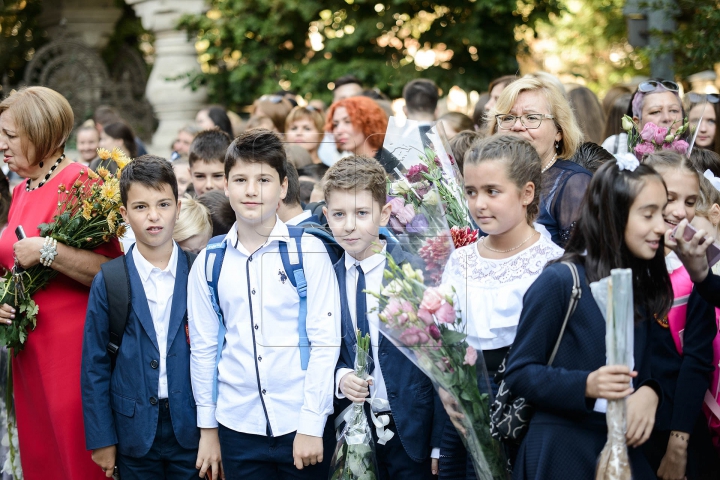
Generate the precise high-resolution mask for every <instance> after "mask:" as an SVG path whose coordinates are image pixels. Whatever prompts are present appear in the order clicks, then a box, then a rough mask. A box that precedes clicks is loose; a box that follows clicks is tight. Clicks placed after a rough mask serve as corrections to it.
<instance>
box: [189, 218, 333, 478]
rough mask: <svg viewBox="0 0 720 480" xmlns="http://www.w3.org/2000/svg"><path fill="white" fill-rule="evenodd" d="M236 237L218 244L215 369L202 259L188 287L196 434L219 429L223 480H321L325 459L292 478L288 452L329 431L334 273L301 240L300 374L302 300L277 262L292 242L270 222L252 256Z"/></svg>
mask: <svg viewBox="0 0 720 480" xmlns="http://www.w3.org/2000/svg"><path fill="white" fill-rule="evenodd" d="M237 228H238V227H237V224H236V225H233V227H232V228H231V230H230V232H228V234H227V236H226V238H225V241H226V242H227V246H226V253H225V258H224V262H223V266H222V270H221V272H220V277H219V281H218V296H219V307H220V310H221V311H222V313H223V317H224V322H225V326H226V328H227V333H226V334H225V337H224V347H223V348H222V357H221V359H220V361H219V363H218V364H217V369H216V356H217V351H218V350H217V346H218V330H219V328H218V317H217V315H216V314H215V311H214V310H213V307H212V303H211V299H210V292H209V290H208V285H207V280H206V271H205V270H206V269H205V256H206V254H207V251H206V250H203V251H202V252H200V254H199V255H198V258H197V261H196V262H195V265H194V267H193V270H192V272H191V274H190V278H189V281H188V316H189V326H190V338H191V342H192V354H191V360H190V370H191V377H192V385H193V391H194V394H195V401H196V402H197V422H198V426H199V427H201V428H218V434H219V438H220V445H221V448H222V453H223V466H224V470H225V476H226V478H227V479H228V480H232V479H245V478H268V479H270V478H307V479H316V478H322V477H323V476H327V470H328V464H329V461H330V457H331V455H332V453H331V452H327V451H325V452H324V454H323V456H324V461H323V463H322V464H318V465H313V466H308V467H305V468H304V469H302V470H298V469H296V468H295V466H294V464H293V455H292V446H293V441H294V439H295V435H296V433H302V434H305V435H311V436H315V437H323V434H324V433H325V434H328V432H330V429H329V428H328V429H326V419H327V417H328V415H330V414H331V413H332V411H333V389H334V385H333V378H334V377H333V373H334V367H335V364H336V363H337V358H338V354H339V321H340V318H339V312H340V299H339V295H338V291H337V288H338V287H337V281H336V279H335V273H334V270H333V267H332V264H331V262H330V259H329V257H328V255H327V251H326V250H325V247H324V245H323V244H322V242H321V241H320V240H318V239H317V238H315V237H313V236H311V235H308V234H305V235H303V237H302V240H301V246H302V251H303V264H304V271H305V277H306V279H307V324H306V328H307V335H308V339H309V341H310V344H311V354H310V360H309V364H308V366H307V370H302V368H301V361H300V349H299V348H298V339H299V334H298V312H299V302H300V297H299V296H298V293H297V290H296V289H295V287H293V285H292V284H291V282H290V280H289V279H288V277H287V273H286V272H285V271H284V268H283V263H282V259H281V256H280V253H279V242H280V241H281V240H282V241H286V242H289V241H292V242H294V240H292V239H291V238H290V236H289V233H288V227H287V226H286V225H285V224H284V223H283V222H281V221H280V220H279V219H277V221H276V223H275V226H274V227H273V229H272V231H271V232H269V233H270V234H269V235H268V237H267V241H266V242H265V243H264V244H263V245H262V246H260V247H259V248H258V249H257V250H256V251H254V252H251V251H248V250H247V249H246V248H245V247H244V246H243V245H242V243H240V241H239V240H238V236H237ZM216 373H217V400H216V401H215V400H214V399H213V388H214V382H213V377H214V376H215V374H216Z"/></svg>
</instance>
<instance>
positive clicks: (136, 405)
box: [81, 155, 200, 480]
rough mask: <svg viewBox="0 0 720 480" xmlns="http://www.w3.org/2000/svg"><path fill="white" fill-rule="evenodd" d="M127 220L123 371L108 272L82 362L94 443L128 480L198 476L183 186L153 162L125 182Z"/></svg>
mask: <svg viewBox="0 0 720 480" xmlns="http://www.w3.org/2000/svg"><path fill="white" fill-rule="evenodd" d="M120 195H121V198H122V202H123V207H121V214H122V216H123V218H124V220H125V222H127V223H128V224H130V226H131V227H132V229H133V231H134V233H135V239H136V243H135V244H134V245H133V246H132V247H131V248H130V250H129V251H128V252H127V254H126V255H125V258H124V260H125V263H126V266H127V275H128V279H129V285H130V296H131V308H130V309H129V315H128V318H127V324H126V326H125V330H124V335H123V336H122V343H121V345H120V349H119V351H118V353H117V357H116V360H115V365H114V368H113V366H112V362H111V357H110V355H109V354H108V351H107V349H106V348H107V346H108V341H109V336H110V311H109V308H108V298H107V293H106V286H105V279H104V277H103V273H102V271H101V272H100V273H98V274H97V276H96V277H95V280H94V281H93V284H92V287H91V290H90V300H89V304H88V310H87V319H86V322H85V334H84V338H83V355H82V372H81V380H82V399H83V414H84V420H85V442H86V447H87V448H88V450H92V458H93V460H94V461H95V463H97V464H98V466H99V467H100V468H101V469H102V470H103V472H105V475H106V476H107V477H111V476H112V474H113V471H114V470H119V472H120V475H121V477H122V478H123V480H132V479H148V478H153V479H162V478H166V479H173V480H175V479H188V480H189V479H191V478H197V476H198V473H197V470H196V468H195V463H196V461H197V453H198V442H199V439H200V432H199V429H198V428H197V421H196V408H195V402H194V400H193V394H192V388H191V383H190V345H189V342H188V338H187V335H186V325H187V302H186V298H187V278H188V273H189V271H190V257H189V256H188V255H187V254H185V252H183V251H182V250H180V249H179V248H178V246H177V244H176V243H175V242H174V241H173V239H172V233H173V228H174V226H175V222H176V220H177V217H178V214H179V212H180V202H179V201H178V192H177V181H176V179H175V174H174V173H173V169H172V166H171V165H170V163H169V162H167V161H166V160H165V159H163V158H159V157H154V156H151V155H145V156H142V157H140V158H137V159H135V160H134V161H132V162H130V163H129V164H128V165H127V166H126V167H125V168H124V169H123V172H122V175H121V177H120Z"/></svg>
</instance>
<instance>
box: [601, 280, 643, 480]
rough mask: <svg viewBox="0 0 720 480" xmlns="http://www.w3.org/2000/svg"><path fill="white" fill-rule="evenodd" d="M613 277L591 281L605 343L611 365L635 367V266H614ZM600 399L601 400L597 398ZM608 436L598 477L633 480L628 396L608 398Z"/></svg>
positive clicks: (607, 479) (608, 479)
mask: <svg viewBox="0 0 720 480" xmlns="http://www.w3.org/2000/svg"><path fill="white" fill-rule="evenodd" d="M610 274H611V275H610V277H607V278H604V279H602V280H600V281H598V282H594V283H592V284H591V285H590V290H591V291H592V294H593V297H594V298H595V301H596V302H597V304H598V306H599V307H600V311H601V312H603V315H604V317H605V325H606V329H605V346H606V350H607V364H608V365H626V366H627V367H629V368H630V369H631V370H632V369H633V367H634V359H633V347H634V330H633V329H634V307H633V289H632V270H630V269H614V270H612V271H611V272H610ZM598 401H600V400H598ZM605 417H606V420H607V426H608V440H607V443H606V444H605V447H604V448H603V450H602V452H601V453H600V457H599V459H598V465H597V471H596V475H595V479H596V480H630V479H631V478H632V472H631V471H630V461H629V458H628V451H627V444H626V442H625V431H626V427H627V412H626V402H625V399H622V400H608V401H607V412H606V414H605Z"/></svg>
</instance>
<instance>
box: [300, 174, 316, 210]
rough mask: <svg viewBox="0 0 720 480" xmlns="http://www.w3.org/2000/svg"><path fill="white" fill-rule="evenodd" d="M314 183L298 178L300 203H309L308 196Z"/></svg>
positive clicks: (310, 194) (313, 187)
mask: <svg viewBox="0 0 720 480" xmlns="http://www.w3.org/2000/svg"><path fill="white" fill-rule="evenodd" d="M315 183H316V182H311V181H310V180H300V203H301V204H302V205H307V204H308V203H310V197H311V196H312V192H313V190H314V189H315Z"/></svg>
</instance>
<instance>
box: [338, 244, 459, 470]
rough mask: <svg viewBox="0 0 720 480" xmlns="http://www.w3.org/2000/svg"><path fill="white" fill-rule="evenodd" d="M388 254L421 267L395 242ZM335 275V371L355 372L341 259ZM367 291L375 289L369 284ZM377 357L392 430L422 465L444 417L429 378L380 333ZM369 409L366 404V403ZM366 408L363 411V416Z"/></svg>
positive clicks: (344, 403)
mask: <svg viewBox="0 0 720 480" xmlns="http://www.w3.org/2000/svg"><path fill="white" fill-rule="evenodd" d="M387 251H388V252H389V253H390V255H391V256H392V257H393V259H394V260H395V262H396V263H397V264H398V265H402V264H403V263H410V264H411V265H412V266H413V268H421V267H420V265H422V261H421V260H420V259H419V258H417V257H415V256H413V255H410V254H408V253H406V252H405V251H403V249H402V247H401V246H400V244H399V243H397V242H388V244H387ZM335 273H336V274H337V278H338V286H339V289H340V303H341V309H342V312H341V313H342V319H341V335H342V345H341V346H340V358H339V359H338V364H337V366H336V367H335V371H337V370H338V369H340V368H349V369H350V370H353V369H354V364H355V344H356V343H357V339H356V337H355V327H354V326H353V322H352V317H351V316H350V310H349V308H348V301H347V289H346V271H345V258H344V256H343V257H341V258H340V260H339V261H338V262H337V263H336V264H335ZM367 288H368V289H374V288H377V286H374V285H368V286H367ZM378 356H379V357H380V358H378V359H375V360H376V361H378V362H379V364H380V368H381V369H382V374H383V380H384V381H385V387H386V389H387V394H388V401H389V402H390V410H391V412H392V416H393V419H394V421H395V428H392V429H391V430H393V431H394V432H395V434H396V435H398V437H399V439H400V442H401V443H402V446H403V448H404V449H405V451H406V452H407V454H408V456H409V457H410V458H412V459H413V460H414V461H416V462H422V461H424V460H426V459H427V458H428V457H429V456H430V451H431V447H440V441H441V439H442V431H443V428H444V426H445V422H446V421H447V418H448V417H447V414H446V413H445V409H444V408H443V406H442V403H441V402H440V397H438V394H437V393H436V392H435V388H434V387H433V384H432V382H431V381H430V379H429V378H428V377H427V376H426V375H425V374H424V373H423V372H422V371H421V370H420V369H419V368H417V367H416V366H415V364H413V363H412V362H411V361H410V360H409V359H408V358H407V357H406V356H405V355H403V353H402V352H401V351H400V350H398V349H397V347H395V345H393V344H392V342H391V341H390V340H388V339H387V338H385V335H383V334H382V333H380V343H379V345H378ZM348 405H350V401H349V400H348V399H346V398H343V399H342V400H340V401H339V402H338V403H337V406H336V410H335V411H336V412H337V413H339V412H342V411H343V410H344V409H345V408H346V407H347V406H348ZM365 405H366V406H368V404H367V403H366V404H365ZM367 411H368V409H367V408H366V413H367Z"/></svg>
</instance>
